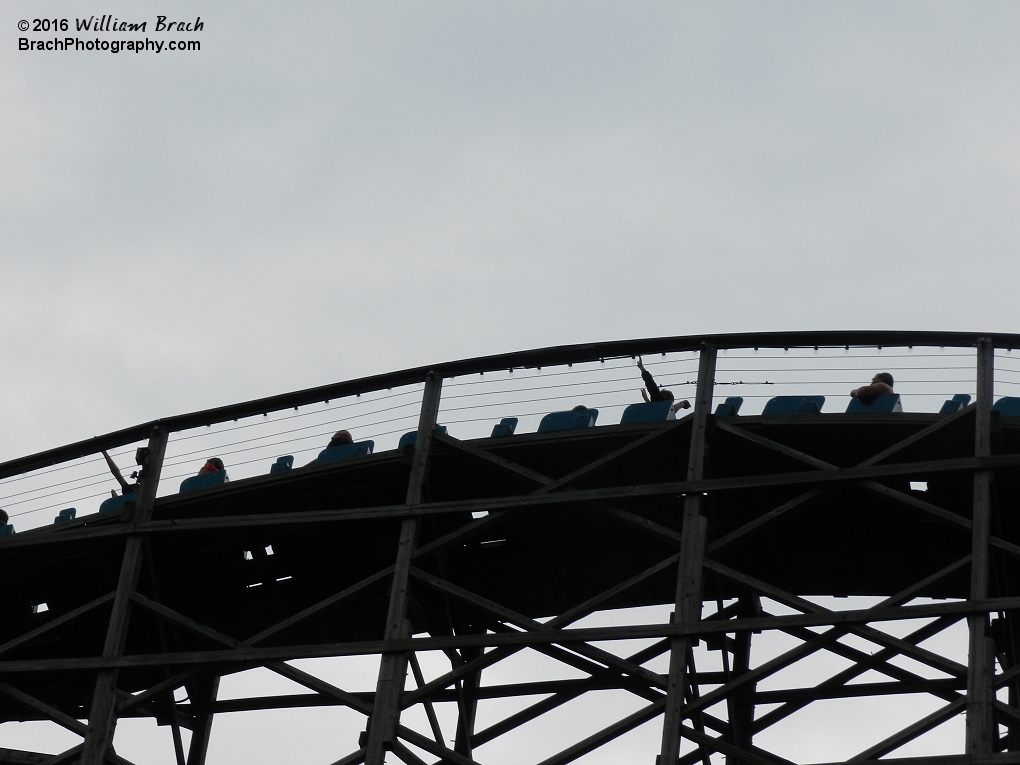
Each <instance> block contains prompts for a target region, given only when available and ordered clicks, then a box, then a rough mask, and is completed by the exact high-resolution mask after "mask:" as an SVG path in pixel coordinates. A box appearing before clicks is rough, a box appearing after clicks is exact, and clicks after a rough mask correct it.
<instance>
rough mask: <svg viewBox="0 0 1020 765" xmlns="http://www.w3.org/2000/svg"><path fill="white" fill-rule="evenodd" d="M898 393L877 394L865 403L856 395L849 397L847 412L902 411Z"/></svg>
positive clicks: (886, 412) (884, 412)
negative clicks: (868, 402)
mask: <svg viewBox="0 0 1020 765" xmlns="http://www.w3.org/2000/svg"><path fill="white" fill-rule="evenodd" d="M902 411H903V407H902V406H900V394H899V393H886V394H884V395H881V396H879V397H878V398H876V399H875V400H874V401H872V402H871V403H870V404H865V403H864V402H863V401H861V400H860V399H859V398H857V397H856V396H853V397H852V398H851V399H850V403H849V404H848V405H847V408H846V412H847V414H889V413H891V412H902Z"/></svg>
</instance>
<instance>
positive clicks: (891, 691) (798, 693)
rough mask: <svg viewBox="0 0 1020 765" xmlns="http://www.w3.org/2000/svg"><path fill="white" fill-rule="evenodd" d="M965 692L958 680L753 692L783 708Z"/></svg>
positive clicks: (760, 699)
mask: <svg viewBox="0 0 1020 765" xmlns="http://www.w3.org/2000/svg"><path fill="white" fill-rule="evenodd" d="M961 690H966V683H965V682H962V681H960V680H955V679H949V680H917V681H914V682H910V683H908V682H890V683H879V682H873V683H859V684H856V685H847V684H846V683H843V684H840V685H832V686H826V687H821V686H814V687H812V688H786V689H783V690H779V691H755V693H754V700H755V703H757V704H784V703H789V702H801V701H806V702H812V701H821V700H823V699H856V698H862V697H867V696H899V695H902V694H920V693H931V694H933V695H935V694H936V693H939V692H945V691H961Z"/></svg>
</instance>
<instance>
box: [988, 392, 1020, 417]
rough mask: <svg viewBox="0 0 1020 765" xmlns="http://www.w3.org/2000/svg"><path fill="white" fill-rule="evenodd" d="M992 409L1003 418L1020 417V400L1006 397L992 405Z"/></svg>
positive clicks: (1014, 397)
mask: <svg viewBox="0 0 1020 765" xmlns="http://www.w3.org/2000/svg"><path fill="white" fill-rule="evenodd" d="M992 409H994V410H995V411H996V412H998V413H999V414H1001V415H1002V416H1003V417H1020V398H1017V397H1016V396H1005V397H1004V398H1000V399H999V400H998V401H996V402H995V403H994V404H992Z"/></svg>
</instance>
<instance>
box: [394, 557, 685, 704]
mask: <svg viewBox="0 0 1020 765" xmlns="http://www.w3.org/2000/svg"><path fill="white" fill-rule="evenodd" d="M411 574H412V575H413V576H415V577H416V578H418V579H421V580H422V581H423V582H425V583H426V584H428V585H430V586H432V587H435V588H436V589H439V590H442V591H443V592H447V593H449V594H450V595H453V596H454V597H456V598H459V599H461V600H464V601H465V602H467V603H470V604H472V605H474V606H476V607H477V608H481V609H484V610H485V611H488V612H489V613H491V614H493V615H494V616H496V617H497V618H499V619H500V620H502V621H505V622H508V623H510V624H514V625H516V626H518V627H521V628H522V629H525V630H529V631H533V632H543V631H545V632H548V631H555V629H556V628H555V627H550V626H549V625H548V624H543V623H542V622H538V621H535V620H534V619H531V618H529V617H527V616H524V615H522V614H519V613H516V612H515V611H513V610H511V609H509V608H506V607H505V606H501V605H500V604H498V603H495V602H493V601H491V600H489V599H488V598H483V597H481V596H480V595H476V594H475V593H473V592H470V591H468V590H466V589H464V588H463V587H459V586H458V585H455V584H453V583H451V582H447V581H445V580H443V579H441V578H440V577H438V576H435V575H434V574H429V573H428V572H426V571H422V570H420V569H415V568H412V569H411ZM571 649H572V653H576V654H579V655H580V656H583V657H585V658H586V659H590V660H592V661H594V662H597V664H595V665H594V666H595V667H596V668H597V669H601V666H599V665H602V664H604V665H606V666H609V667H614V668H616V669H617V670H619V671H620V672H623V673H625V674H628V675H631V676H633V677H639V678H641V679H642V680H644V681H645V682H646V683H648V684H649V685H653V686H658V687H662V686H664V685H665V680H664V678H663V677H662V675H659V674H658V673H656V672H652V671H651V670H648V669H645V668H644V667H640V666H637V665H633V664H630V663H629V662H627V661H626V660H625V659H621V658H620V657H619V656H616V655H615V654H612V653H610V652H609V651H606V650H603V649H601V648H596V647H594V646H590V645H584V644H583V643H582V644H575V645H573V646H571ZM538 650H542V649H538ZM568 655H569V656H572V654H568ZM572 663H573V662H572ZM585 664H587V662H586V663H585ZM574 666H577V663H574ZM578 668H579V669H580V668H582V667H578ZM585 671H591V670H588V669H585ZM596 671H597V670H596Z"/></svg>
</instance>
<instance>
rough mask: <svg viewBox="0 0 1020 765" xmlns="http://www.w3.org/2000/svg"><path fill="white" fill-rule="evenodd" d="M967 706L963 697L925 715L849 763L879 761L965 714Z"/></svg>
mask: <svg viewBox="0 0 1020 765" xmlns="http://www.w3.org/2000/svg"><path fill="white" fill-rule="evenodd" d="M966 704H967V699H966V697H963V696H961V697H960V698H958V699H957V700H956V701H952V702H950V703H948V704H946V705H945V706H943V707H940V708H939V709H936V710H935V711H934V712H932V713H931V714H930V715H925V716H924V717H922V718H921V719H920V720H918V721H917V722H915V723H914V724H913V725H909V726H907V727H906V728H904V729H903V730H901V731H898V732H897V733H894V734H893V735H892V736H889V737H888V738H887V739H885V740H883V741H880V742H878V743H877V744H875V745H874V746H872V747H869V748H867V749H865V750H864V751H863V752H861V753H860V754H856V755H854V756H853V757H851V758H850V759H849V760H848V762H859V761H861V760H877V759H878V758H879V757H883V756H885V755H887V754H888V753H889V752H892V751H894V750H896V749H899V748H900V747H901V746H903V745H904V744H906V743H908V742H910V741H913V740H914V739H915V738H917V737H918V736H920V735H922V734H924V733H927V732H928V731H930V730H931V729H932V728H934V727H936V726H938V725H941V724H942V723H944V722H945V721H946V720H948V719H949V718H950V717H953V716H954V715H958V714H960V713H961V712H963V710H964V707H965V705H966Z"/></svg>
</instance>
